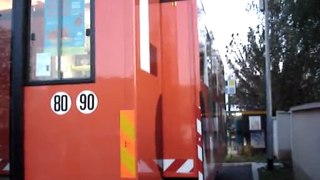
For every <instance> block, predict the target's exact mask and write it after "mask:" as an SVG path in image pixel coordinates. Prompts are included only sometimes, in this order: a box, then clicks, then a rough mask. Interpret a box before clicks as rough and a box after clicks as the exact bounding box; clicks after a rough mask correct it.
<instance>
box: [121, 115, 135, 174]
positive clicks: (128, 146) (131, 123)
mask: <svg viewBox="0 0 320 180" xmlns="http://www.w3.org/2000/svg"><path fill="white" fill-rule="evenodd" d="M135 126H136V121H135V113H134V111H133V110H121V111H120V156H121V157H120V159H121V163H120V166H121V167H120V170H121V172H120V174H121V177H122V178H135V177H136V176H137V167H136V127H135Z"/></svg>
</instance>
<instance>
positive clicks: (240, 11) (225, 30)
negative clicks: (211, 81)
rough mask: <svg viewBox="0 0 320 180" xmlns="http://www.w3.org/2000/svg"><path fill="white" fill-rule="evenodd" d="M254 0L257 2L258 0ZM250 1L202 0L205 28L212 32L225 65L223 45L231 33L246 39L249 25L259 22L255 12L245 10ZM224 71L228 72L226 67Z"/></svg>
mask: <svg viewBox="0 0 320 180" xmlns="http://www.w3.org/2000/svg"><path fill="white" fill-rule="evenodd" d="M254 1H256V2H257V3H258V0H254ZM250 2H252V0H202V3H203V5H204V8H205V11H206V14H207V19H206V21H207V28H208V29H209V30H212V32H213V36H214V38H215V42H214V45H215V47H216V48H217V49H218V50H219V53H220V56H221V59H222V60H223V61H224V66H225V67H226V66H227V64H226V59H225V47H226V45H228V44H229V42H230V41H231V34H232V33H239V36H240V37H241V39H242V40H243V41H246V35H247V32H248V29H249V27H250V26H251V27H255V26H256V25H257V24H258V22H259V21H258V16H257V15H256V14H254V13H253V12H247V11H246V8H247V5H248V3H250ZM226 73H229V72H228V70H227V69H226Z"/></svg>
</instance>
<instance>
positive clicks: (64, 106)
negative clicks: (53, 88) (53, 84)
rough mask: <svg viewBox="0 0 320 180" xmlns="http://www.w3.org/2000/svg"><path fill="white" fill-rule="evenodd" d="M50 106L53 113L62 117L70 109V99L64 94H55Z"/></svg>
mask: <svg viewBox="0 0 320 180" xmlns="http://www.w3.org/2000/svg"><path fill="white" fill-rule="evenodd" d="M50 105H51V109H52V111H53V112H54V113H56V114H58V115H64V114H66V113H67V112H68V111H69V110H70V108H71V98H70V96H69V95H68V94H67V93H65V92H57V93H55V94H54V95H53V96H52V98H51V102H50Z"/></svg>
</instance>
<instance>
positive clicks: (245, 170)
mask: <svg viewBox="0 0 320 180" xmlns="http://www.w3.org/2000/svg"><path fill="white" fill-rule="evenodd" d="M215 180H254V179H253V176H252V164H251V163H224V164H223V165H222V169H221V170H220V171H219V173H218V175H217V176H216V178H215Z"/></svg>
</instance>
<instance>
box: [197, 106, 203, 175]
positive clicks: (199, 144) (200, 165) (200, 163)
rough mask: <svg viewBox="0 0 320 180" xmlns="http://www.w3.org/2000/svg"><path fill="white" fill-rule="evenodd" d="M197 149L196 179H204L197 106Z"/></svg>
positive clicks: (200, 129) (200, 127) (198, 109)
mask: <svg viewBox="0 0 320 180" xmlns="http://www.w3.org/2000/svg"><path fill="white" fill-rule="evenodd" d="M196 125H197V139H198V140H197V150H198V161H197V162H198V180H204V176H203V143H202V122H201V109H200V107H198V108H197V119H196Z"/></svg>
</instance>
